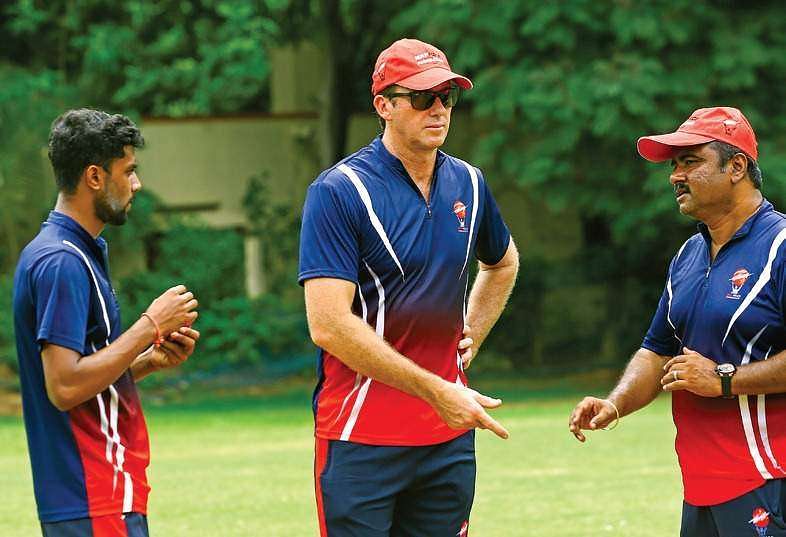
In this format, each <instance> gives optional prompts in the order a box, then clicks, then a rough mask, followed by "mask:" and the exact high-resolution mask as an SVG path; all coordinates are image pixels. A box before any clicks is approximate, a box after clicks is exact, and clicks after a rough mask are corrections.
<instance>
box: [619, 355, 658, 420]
mask: <svg viewBox="0 0 786 537" xmlns="http://www.w3.org/2000/svg"><path fill="white" fill-rule="evenodd" d="M666 361H667V358H666V357H664V356H661V355H659V354H655V353H654V352H652V351H650V350H647V349H643V348H642V349H639V350H638V351H636V353H635V354H634V355H633V357H631V359H630V362H628V365H627V367H626V368H625V372H624V373H623V374H622V377H620V380H619V381H618V382H617V385H616V386H615V387H614V389H613V390H612V391H611V393H610V394H609V395H608V397H607V399H608V400H610V401H611V402H612V403H614V405H615V406H616V407H617V409H618V411H619V414H620V416H625V415H627V414H631V413H633V412H635V411H637V410H639V409H640V408H643V407H645V406H647V405H648V404H649V403H651V402H652V401H653V400H654V399H655V398H656V397H657V396H658V394H659V393H660V392H661V384H660V379H661V378H662V377H663V366H664V364H665V363H666Z"/></svg>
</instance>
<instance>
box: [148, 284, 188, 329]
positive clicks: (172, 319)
mask: <svg viewBox="0 0 786 537" xmlns="http://www.w3.org/2000/svg"><path fill="white" fill-rule="evenodd" d="M198 305H199V303H198V302H197V300H196V299H195V298H194V293H192V292H191V291H189V290H188V289H186V286H185V285H176V286H175V287H171V288H169V289H167V290H166V291H164V293H163V294H162V295H161V296H160V297H158V298H156V299H155V300H154V301H153V302H151V303H150V306H148V308H147V311H146V312H145V313H147V314H148V315H150V316H151V317H152V318H153V319H155V321H156V322H157V323H158V327H159V328H160V330H161V337H164V338H165V337H167V336H168V335H169V334H171V333H172V332H174V331H176V330H178V329H179V328H180V327H181V326H191V325H192V324H194V321H195V320H196V318H197V315H198V314H197V312H196V308H197V306H198Z"/></svg>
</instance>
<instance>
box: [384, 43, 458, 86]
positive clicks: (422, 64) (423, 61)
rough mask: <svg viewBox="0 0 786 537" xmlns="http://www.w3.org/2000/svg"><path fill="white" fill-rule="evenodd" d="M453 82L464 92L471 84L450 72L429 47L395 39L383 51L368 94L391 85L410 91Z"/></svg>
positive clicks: (437, 52)
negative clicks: (449, 81)
mask: <svg viewBox="0 0 786 537" xmlns="http://www.w3.org/2000/svg"><path fill="white" fill-rule="evenodd" d="M448 80H453V81H455V82H456V84H458V85H459V86H460V87H462V88H464V89H471V88H472V81H471V80H470V79H469V78H467V77H465V76H462V75H459V74H456V73H454V72H453V71H451V70H450V64H449V63H448V57H447V56H445V53H444V52H442V51H441V50H439V49H438V48H437V47H435V46H433V45H429V44H428V43H424V42H423V41H418V40H417V39H399V40H398V41H396V42H395V43H393V44H392V45H390V46H389V47H388V48H386V49H385V50H383V51H382V52H381V53H380V54H379V57H378V58H377V63H376V65H374V72H373V73H372V75H371V93H372V94H373V95H376V94H378V93H379V92H380V91H382V90H383V89H385V88H387V87H388V86H392V85H393V84H398V85H400V86H403V87H405V88H407V89H411V90H416V91H420V90H427V89H430V88H433V87H434V86H439V85H440V84H442V83H443V82H447V81H448Z"/></svg>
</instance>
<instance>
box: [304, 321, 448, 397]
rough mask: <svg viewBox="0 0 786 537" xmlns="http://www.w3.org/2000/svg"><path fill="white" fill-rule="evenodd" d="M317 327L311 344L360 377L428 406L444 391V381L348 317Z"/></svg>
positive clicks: (366, 326) (363, 324)
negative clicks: (418, 400)
mask: <svg viewBox="0 0 786 537" xmlns="http://www.w3.org/2000/svg"><path fill="white" fill-rule="evenodd" d="M310 324H312V323H310ZM312 326H313V325H312ZM320 327H321V328H319V329H318V330H313V329H312V337H313V338H314V342H315V343H316V344H317V345H318V346H320V347H321V348H323V349H325V350H326V351H328V352H329V353H330V354H332V355H334V356H336V357H337V358H338V359H339V360H341V361H342V362H343V363H344V364H346V366H347V367H349V368H350V369H352V370H354V371H356V372H358V373H360V374H361V375H363V376H366V377H370V378H372V379H374V380H376V381H378V382H381V383H383V384H387V385H388V386H392V387H394V388H396V389H399V390H401V391H403V392H406V393H408V394H410V395H414V396H416V397H420V398H421V399H424V400H426V401H427V402H429V403H432V402H433V401H434V399H435V398H436V397H437V395H438V393H439V391H440V389H441V388H443V387H444V386H443V385H444V384H445V382H446V381H445V380H444V379H442V378H441V377H439V376H438V375H435V374H434V373H432V372H430V371H428V370H426V369H424V368H422V367H420V366H419V365H417V364H416V363H415V362H413V361H412V360H410V359H409V358H407V357H406V356H404V355H402V354H400V353H399V352H398V351H396V350H395V349H394V348H393V347H391V346H390V345H389V344H388V343H387V342H386V341H385V340H384V339H382V337H380V336H379V335H378V334H377V333H376V332H374V330H373V329H372V328H371V327H370V326H369V325H368V324H366V323H365V322H364V321H363V320H362V319H360V318H359V317H357V316H356V315H353V314H352V313H347V314H345V315H341V316H337V317H336V318H333V319H331V320H330V321H329V322H323V323H320ZM315 333H318V334H319V335H318V336H316V337H315Z"/></svg>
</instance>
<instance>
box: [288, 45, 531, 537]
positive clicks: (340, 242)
mask: <svg viewBox="0 0 786 537" xmlns="http://www.w3.org/2000/svg"><path fill="white" fill-rule="evenodd" d="M471 87H472V83H471V82H470V80H469V79H468V78H466V77H464V76H461V75H458V74H456V73H453V72H452V71H451V70H450V65H449V64H448V61H447V57H446V56H445V54H444V53H443V52H442V51H440V50H439V49H437V48H436V47H434V46H432V45H429V44H427V43H423V42H421V41H417V40H414V39H402V40H399V41H396V42H395V43H393V44H392V45H391V46H390V47H388V48H387V49H386V50H384V51H383V52H382V53H381V54H380V55H379V58H378V59H377V63H376V67H375V69H374V73H373V75H372V88H371V92H372V95H373V96H374V100H373V103H374V108H375V110H376V112H377V115H378V116H379V117H380V118H381V119H382V120H383V121H384V122H385V129H384V133H383V134H382V136H381V137H379V138H377V139H375V140H374V141H373V142H371V144H369V145H368V146H366V147H364V148H363V149H361V150H360V151H358V152H357V153H355V154H353V155H351V156H349V157H347V158H346V159H344V160H343V161H341V162H339V163H338V164H337V165H335V166H334V167H332V168H330V169H328V170H326V171H325V172H323V173H322V174H321V175H320V176H319V177H318V178H317V179H316V181H314V183H313V184H312V185H311V187H310V188H309V191H308V195H307V198H306V202H305V207H304V210H303V230H302V234H301V239H300V241H301V242H300V276H299V280H300V282H301V283H302V284H303V285H304V286H305V298H306V311H307V314H308V324H309V329H310V331H311V337H312V339H313V340H314V342H315V343H316V344H317V345H318V346H319V347H320V348H321V351H320V355H319V372H320V379H319V384H318V386H317V389H316V391H315V393H314V411H315V415H316V416H315V417H316V437H317V440H316V464H315V480H316V495H317V506H318V515H319V525H320V531H321V534H322V535H323V537H324V536H330V537H343V536H356V535H363V536H368V537H372V536H373V537H377V536H378V537H383V536H385V537H387V536H400V537H403V536H406V535H422V536H426V535H428V536H429V537H455V536H459V537H465V536H466V535H467V533H468V531H469V516H470V510H471V508H472V501H473V497H474V490H475V444H474V429H475V428H482V429H490V430H491V431H493V432H494V433H496V434H497V435H499V436H500V437H502V438H507V436H508V432H507V431H506V430H505V428H504V427H503V426H502V425H500V424H499V423H498V422H497V421H496V420H494V419H493V418H492V417H491V416H490V415H489V414H488V413H487V412H486V408H496V407H498V406H499V405H500V404H501V401H500V400H498V399H492V398H490V397H487V396H485V395H482V394H480V393H478V392H476V391H474V390H472V389H470V388H469V387H468V386H467V384H468V381H467V376H466V373H465V371H464V369H465V368H466V367H468V366H469V363H470V360H471V359H472V357H473V356H474V355H475V354H476V353H477V350H478V348H479V347H480V345H481V344H482V343H483V341H484V340H485V338H486V336H487V335H488V333H489V331H490V330H491V328H492V326H493V325H494V323H495V322H496V320H497V318H498V317H499V315H500V313H501V312H502V309H503V308H504V306H505V302H506V301H507V298H508V296H509V294H510V291H511V289H512V288H513V284H514V281H515V279H516V273H517V271H518V253H517V251H516V247H515V246H514V244H513V241H512V239H511V237H510V233H509V232H508V229H507V226H506V225H505V223H504V221H503V220H502V216H501V215H500V212H499V209H498V208H497V204H496V202H495V201H494V198H493V196H492V195H491V190H490V189H489V187H488V184H487V183H486V181H485V179H484V178H483V175H482V173H481V172H480V170H478V169H477V168H475V167H474V166H472V165H470V164H468V163H466V162H464V161H462V160H459V159H457V158H454V157H451V156H450V155H446V154H445V153H443V152H441V151H440V150H439V148H440V147H441V146H442V144H443V143H444V141H445V138H446V137H447V135H448V129H449V126H450V116H451V110H452V107H453V105H455V104H456V101H457V99H458V94H459V88H464V89H469V88H471ZM475 259H477V260H478V261H479V271H478V276H477V278H476V279H475V282H474V284H473V286H472V290H471V292H469V296H467V295H468V293H467V291H468V285H469V271H470V264H471V263H473V262H474V260H475Z"/></svg>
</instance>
